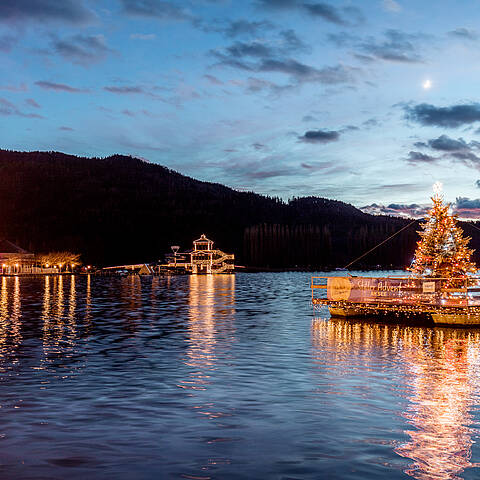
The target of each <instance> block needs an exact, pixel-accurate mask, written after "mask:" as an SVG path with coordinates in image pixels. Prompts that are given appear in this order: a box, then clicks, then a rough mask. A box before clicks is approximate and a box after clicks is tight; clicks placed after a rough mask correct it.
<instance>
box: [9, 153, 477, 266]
mask: <svg viewBox="0 0 480 480" xmlns="http://www.w3.org/2000/svg"><path fill="white" fill-rule="evenodd" d="M407 223H408V221H406V220H404V219H400V218H395V217H382V216H372V215H368V214H365V213H363V212H361V211H360V210H358V209H356V208H355V207H353V206H351V205H348V204H345V203H343V202H339V201H335V200H327V199H324V198H316V197H306V198H295V199H293V200H290V201H289V202H283V201H282V200H280V199H278V198H270V197H265V196H262V195H258V194H255V193H252V192H238V191H235V190H233V189H231V188H228V187H225V186H223V185H220V184H216V183H208V182H201V181H198V180H195V179H193V178H189V177H186V176H184V175H181V174H179V173H177V172H174V171H172V170H169V169H168V168H165V167H162V166H160V165H156V164H152V163H148V162H145V161H143V160H140V159H137V158H132V157H127V156H121V155H113V156H111V157H107V158H83V157H75V156H72V155H66V154H63V153H58V152H13V151H6V150H0V238H2V237H3V238H7V239H9V240H11V241H13V242H15V243H17V244H19V245H21V246H22V247H24V248H26V249H28V250H30V251H32V252H46V251H53V250H70V251H74V252H79V253H81V254H82V256H83V259H84V261H86V262H88V263H94V264H98V265H112V264H123V263H134V262H149V261H155V260H158V259H161V258H162V257H163V255H164V253H166V252H168V251H169V250H170V245H173V244H175V245H181V247H182V249H184V250H186V249H189V248H190V247H191V242H192V240H194V239H195V238H198V237H199V236H200V234H201V233H205V234H206V235H207V236H208V237H210V238H212V239H213V240H214V241H215V244H216V246H218V248H221V249H222V250H224V251H227V252H232V253H235V255H236V263H239V264H243V265H248V266H257V267H270V268H292V267H305V268H312V269H316V268H322V267H338V266H344V265H346V264H347V263H348V262H350V261H351V260H353V259H354V258H356V257H358V256H360V255H361V254H363V253H364V252H366V251H367V250H368V249H370V248H372V247H373V246H375V245H376V244H378V243H380V242H381V241H383V240H384V239H385V238H387V237H388V236H390V235H392V234H393V233H394V232H396V231H398V230H399V229H401V228H402V227H403V226H405V225H406V224H407ZM464 228H465V230H466V233H467V234H469V235H472V236H474V237H475V238H474V240H475V242H474V244H473V247H474V248H475V246H476V245H477V246H478V244H479V241H480V235H478V233H480V232H477V231H476V230H474V229H473V228H468V225H467V226H464ZM417 229H418V226H417V228H415V225H413V226H411V227H409V228H408V229H406V230H404V231H403V232H402V233H401V234H400V235H398V236H396V237H395V238H394V239H393V240H391V241H390V242H388V243H387V244H385V245H384V246H382V247H380V248H379V249H377V250H375V251H374V252H373V253H371V254H370V255H368V256H366V257H364V258H363V259H362V260H361V261H360V262H359V263H358V264H356V266H357V267H358V266H365V267H369V266H374V265H375V266H376V265H382V266H390V265H393V266H405V265H407V264H409V263H410V261H411V259H412V256H413V251H414V249H415V242H416V240H417V234H416V230H417ZM477 239H478V241H477Z"/></svg>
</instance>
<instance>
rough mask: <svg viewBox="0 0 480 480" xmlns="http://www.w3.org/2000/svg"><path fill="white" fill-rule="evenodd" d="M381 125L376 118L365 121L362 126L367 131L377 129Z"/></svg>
mask: <svg viewBox="0 0 480 480" xmlns="http://www.w3.org/2000/svg"><path fill="white" fill-rule="evenodd" d="M378 124H379V122H378V120H377V119H376V118H369V119H368V120H365V121H364V122H363V123H362V125H363V126H364V127H366V128H367V129H369V128H373V127H377V126H378Z"/></svg>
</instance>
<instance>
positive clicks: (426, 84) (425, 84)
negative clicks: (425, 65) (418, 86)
mask: <svg viewBox="0 0 480 480" xmlns="http://www.w3.org/2000/svg"><path fill="white" fill-rule="evenodd" d="M422 87H423V89H424V90H429V89H430V88H432V81H431V80H430V79H429V78H427V80H425V81H424V82H423V83H422Z"/></svg>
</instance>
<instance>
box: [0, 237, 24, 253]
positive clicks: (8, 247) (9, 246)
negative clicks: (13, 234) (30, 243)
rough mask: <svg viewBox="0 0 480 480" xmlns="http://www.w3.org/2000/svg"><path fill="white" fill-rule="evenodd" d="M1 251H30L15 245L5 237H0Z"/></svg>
mask: <svg viewBox="0 0 480 480" xmlns="http://www.w3.org/2000/svg"><path fill="white" fill-rule="evenodd" d="M0 253H23V254H25V253H29V252H27V250H24V249H23V248H21V247H19V246H18V245H15V244H14V243H12V242H9V241H8V240H7V239H5V238H0Z"/></svg>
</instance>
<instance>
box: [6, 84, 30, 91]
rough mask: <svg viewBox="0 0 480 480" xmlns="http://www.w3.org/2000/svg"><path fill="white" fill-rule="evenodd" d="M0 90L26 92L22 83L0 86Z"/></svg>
mask: <svg viewBox="0 0 480 480" xmlns="http://www.w3.org/2000/svg"><path fill="white" fill-rule="evenodd" d="M0 90H8V91H9V92H26V91H27V90H28V88H27V86H26V85H25V84H24V83H21V84H20V85H0Z"/></svg>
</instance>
